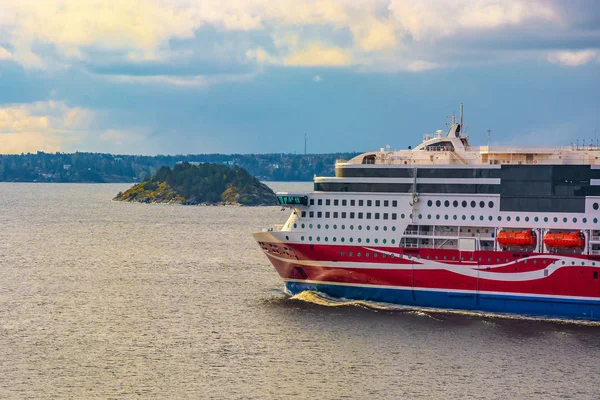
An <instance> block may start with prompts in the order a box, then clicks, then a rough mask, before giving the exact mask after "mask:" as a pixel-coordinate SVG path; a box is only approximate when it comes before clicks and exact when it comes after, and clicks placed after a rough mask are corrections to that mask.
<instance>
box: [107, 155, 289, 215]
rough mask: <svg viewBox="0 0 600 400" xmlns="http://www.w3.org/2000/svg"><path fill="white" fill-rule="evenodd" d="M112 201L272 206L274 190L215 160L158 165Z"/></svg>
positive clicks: (245, 172)
mask: <svg viewBox="0 0 600 400" xmlns="http://www.w3.org/2000/svg"><path fill="white" fill-rule="evenodd" d="M113 200H114V201H125V202H136V203H147V204H180V205H200V206H274V205H277V198H276V196H275V193H274V192H273V191H272V190H271V189H270V188H269V187H268V186H267V185H265V184H263V183H261V182H260V181H259V180H258V179H256V178H255V177H253V176H252V175H250V174H249V173H248V172H247V171H245V170H244V169H242V168H237V167H235V168H229V167H227V166H223V165H218V164H201V165H198V166H196V165H190V164H187V163H182V164H178V165H176V166H175V168H173V170H171V169H170V168H169V167H162V168H161V169H160V170H159V171H158V172H157V173H156V175H155V176H153V177H151V178H149V179H147V180H145V181H144V182H140V183H138V184H137V185H135V186H133V187H132V188H130V189H128V190H126V191H125V192H119V193H118V194H117V196H116V197H115V198H114V199H113Z"/></svg>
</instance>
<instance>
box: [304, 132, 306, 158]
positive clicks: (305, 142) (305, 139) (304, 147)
mask: <svg viewBox="0 0 600 400" xmlns="http://www.w3.org/2000/svg"><path fill="white" fill-rule="evenodd" d="M304 155H306V133H305V134H304Z"/></svg>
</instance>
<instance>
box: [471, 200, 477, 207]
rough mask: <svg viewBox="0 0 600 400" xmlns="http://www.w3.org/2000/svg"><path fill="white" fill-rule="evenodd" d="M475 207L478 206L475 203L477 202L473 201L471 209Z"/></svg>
mask: <svg viewBox="0 0 600 400" xmlns="http://www.w3.org/2000/svg"><path fill="white" fill-rule="evenodd" d="M475 206H477V203H475V200H473V201H471V207H472V208H475Z"/></svg>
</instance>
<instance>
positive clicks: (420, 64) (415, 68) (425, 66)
mask: <svg viewBox="0 0 600 400" xmlns="http://www.w3.org/2000/svg"><path fill="white" fill-rule="evenodd" d="M435 68H440V65H439V64H437V63H433V62H429V61H424V60H416V61H413V62H410V63H409V64H408V65H407V66H406V70H407V71H412V72H420V71H429V70H431V69H435Z"/></svg>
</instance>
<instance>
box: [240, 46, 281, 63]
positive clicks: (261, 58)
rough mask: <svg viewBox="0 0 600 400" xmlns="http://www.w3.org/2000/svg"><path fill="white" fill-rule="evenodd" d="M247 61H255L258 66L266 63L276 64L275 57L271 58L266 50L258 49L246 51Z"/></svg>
mask: <svg viewBox="0 0 600 400" xmlns="http://www.w3.org/2000/svg"><path fill="white" fill-rule="evenodd" d="M246 59H247V60H249V61H254V62H256V63H258V64H264V63H275V62H276V60H275V57H273V56H271V55H270V54H269V53H268V52H267V51H266V50H265V49H263V48H262V47H258V48H256V49H250V50H248V51H246Z"/></svg>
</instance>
